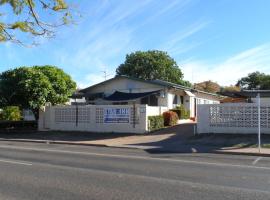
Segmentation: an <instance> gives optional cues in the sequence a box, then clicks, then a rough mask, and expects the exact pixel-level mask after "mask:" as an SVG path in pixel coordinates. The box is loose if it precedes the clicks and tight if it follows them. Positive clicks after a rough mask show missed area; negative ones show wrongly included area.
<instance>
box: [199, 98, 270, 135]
mask: <svg viewBox="0 0 270 200" xmlns="http://www.w3.org/2000/svg"><path fill="white" fill-rule="evenodd" d="M260 108H261V113H260V119H261V123H260V126H261V132H262V133H267V134H269V133H270V104H262V105H261V107H260ZM257 131H258V107H257V104H255V103H232V104H214V105H213V104H211V105H199V106H198V124H197V132H198V133H237V134H246V133H257Z"/></svg>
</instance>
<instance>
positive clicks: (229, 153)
mask: <svg viewBox="0 0 270 200" xmlns="http://www.w3.org/2000/svg"><path fill="white" fill-rule="evenodd" d="M0 141H6V142H33V143H42V144H66V145H77V146H95V147H108V148H125V149H139V150H145V149H141V148H137V147H134V146H121V145H118V146H110V145H105V144H85V143H74V142H64V141H54V140H28V139H4V138H0ZM150 150H151V151H153V152H155V153H187V152H181V151H174V150H160V149H150ZM190 153H194V154H196V153H197V152H190ZM199 153H203V152H199ZM205 153H215V154H228V155H244V156H260V157H270V154H267V153H259V152H231V151H226V150H216V151H209V152H205Z"/></svg>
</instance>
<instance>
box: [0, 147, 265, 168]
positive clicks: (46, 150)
mask: <svg viewBox="0 0 270 200" xmlns="http://www.w3.org/2000/svg"><path fill="white" fill-rule="evenodd" d="M0 148H6V149H20V150H30V151H40V152H55V153H68V154H80V155H89V156H103V157H109V158H110V157H111V158H112V157H113V158H125V159H140V160H154V161H169V162H178V163H189V164H190V163H193V164H199V165H212V166H218V167H238V168H249V169H263V170H270V167H262V166H254V165H241V164H228V163H216V162H200V161H193V160H183V159H170V158H153V157H147V156H132V155H116V154H105V153H90V152H82V151H68V150H55V149H44V148H39V149H38V148H29V147H18V146H17V147H14V146H6V145H0Z"/></svg>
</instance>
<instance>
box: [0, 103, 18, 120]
mask: <svg viewBox="0 0 270 200" xmlns="http://www.w3.org/2000/svg"><path fill="white" fill-rule="evenodd" d="M21 119H22V115H21V111H20V108H19V107H18V106H7V107H4V108H3V111H2V113H1V120H6V121H19V120H21Z"/></svg>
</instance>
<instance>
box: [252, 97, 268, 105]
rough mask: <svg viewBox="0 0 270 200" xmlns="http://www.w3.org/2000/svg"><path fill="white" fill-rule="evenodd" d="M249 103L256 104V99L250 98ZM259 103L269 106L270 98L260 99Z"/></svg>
mask: <svg viewBox="0 0 270 200" xmlns="http://www.w3.org/2000/svg"><path fill="white" fill-rule="evenodd" d="M251 101H252V102H253V103H256V102H257V100H256V98H251ZM261 103H262V104H270V98H268V97H261Z"/></svg>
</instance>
